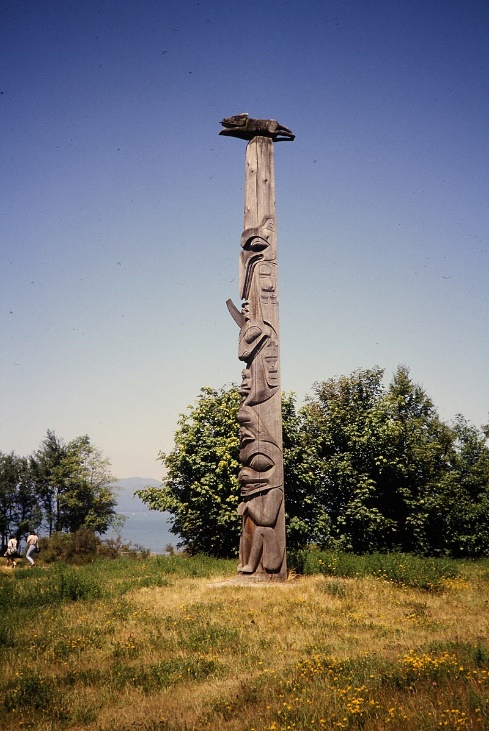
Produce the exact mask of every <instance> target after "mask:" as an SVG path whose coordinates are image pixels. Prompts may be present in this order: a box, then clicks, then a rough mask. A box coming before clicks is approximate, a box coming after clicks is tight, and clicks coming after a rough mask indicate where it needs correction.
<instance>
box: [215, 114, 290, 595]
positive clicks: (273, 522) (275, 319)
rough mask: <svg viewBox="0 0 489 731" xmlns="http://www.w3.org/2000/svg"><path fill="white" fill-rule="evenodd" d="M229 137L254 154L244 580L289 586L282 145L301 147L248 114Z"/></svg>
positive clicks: (245, 380)
mask: <svg viewBox="0 0 489 731" xmlns="http://www.w3.org/2000/svg"><path fill="white" fill-rule="evenodd" d="M221 124H222V125H223V126H224V128H225V129H223V130H221V132H220V134H221V135H229V136H232V137H240V138H241V139H245V140H249V142H248V144H247V146H246V174H245V206H244V231H243V233H242V234H241V256H240V265H239V287H240V296H241V299H242V306H241V309H240V310H238V308H237V307H235V305H234V304H233V303H232V302H231V300H228V301H227V306H228V309H229V311H230V313H231V315H232V317H233V318H234V320H235V321H236V323H237V324H238V326H239V328H240V331H239V347H238V358H239V360H241V361H243V363H244V370H243V374H242V381H241V387H240V393H241V397H242V400H241V406H240V409H239V413H238V422H239V425H240V461H241V469H240V472H239V484H240V489H241V498H242V501H241V503H240V505H239V507H238V512H239V514H240V515H241V516H242V520H243V526H242V534H241V541H240V546H239V566H238V573H239V574H240V575H241V576H242V577H243V579H244V578H245V577H248V579H249V580H251V581H270V580H279V581H282V580H284V579H285V578H286V576H287V563H286V553H285V508H284V467H283V447H282V408H281V390H280V349H279V312H278V281H277V235H276V222H275V177H274V164H273V144H274V141H275V142H276V141H280V140H293V139H294V135H293V134H292V132H291V131H290V130H289V129H287V127H283V126H281V125H280V124H278V123H277V122H276V121H275V120H272V119H249V117H248V115H247V114H240V115H237V116H235V117H228V118H226V119H223V120H222V122H221Z"/></svg>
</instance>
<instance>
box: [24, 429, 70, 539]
mask: <svg viewBox="0 0 489 731" xmlns="http://www.w3.org/2000/svg"><path fill="white" fill-rule="evenodd" d="M65 457H66V445H65V444H64V442H63V440H62V439H61V438H59V437H57V436H56V434H55V432H54V431H51V430H50V429H48V431H47V434H46V436H45V438H44V439H43V441H42V443H41V446H40V448H39V449H38V450H37V452H35V453H34V455H33V456H32V457H31V471H32V474H33V476H34V481H35V483H36V488H37V493H38V495H39V500H40V503H41V505H42V509H43V515H44V521H45V522H46V524H47V527H48V531H49V535H52V533H53V532H58V531H61V513H60V502H59V499H60V495H61V493H62V491H63V485H64V474H63V467H62V465H63V462H64V459H65Z"/></svg>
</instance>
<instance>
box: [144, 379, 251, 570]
mask: <svg viewBox="0 0 489 731" xmlns="http://www.w3.org/2000/svg"><path fill="white" fill-rule="evenodd" d="M240 401H241V397H240V395H239V393H238V390H237V388H235V387H231V388H229V389H224V388H221V389H219V390H213V389H211V388H207V387H206V388H202V389H201V392H200V394H199V396H198V398H197V403H196V405H195V406H189V407H188V412H187V413H186V414H181V415H180V418H179V421H178V428H177V431H176V432H175V445H174V448H173V450H172V451H171V452H169V453H168V454H164V453H160V455H159V459H160V460H161V461H162V462H163V464H164V465H165V467H166V469H167V474H166V477H165V478H164V479H163V485H162V487H147V488H144V489H142V490H138V491H137V492H136V494H137V495H139V497H140V498H141V499H142V500H143V502H145V503H146V504H147V505H148V507H149V508H150V509H151V510H161V511H168V512H169V513H170V514H171V515H172V516H173V524H172V528H171V531H172V533H174V534H175V535H178V536H181V538H182V539H183V544H180V545H184V546H185V547H186V548H187V550H188V551H189V552H190V553H207V554H211V555H214V556H220V557H226V556H234V555H236V554H237V549H238V544H239V535H240V519H239V517H238V514H237V507H238V502H239V487H238V470H239V429H238V422H237V413H238V409H239V404H240Z"/></svg>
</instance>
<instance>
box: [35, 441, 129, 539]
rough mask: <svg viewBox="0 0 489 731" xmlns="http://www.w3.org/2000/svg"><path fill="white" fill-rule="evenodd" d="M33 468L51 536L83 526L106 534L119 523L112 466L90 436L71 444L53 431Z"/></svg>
mask: <svg viewBox="0 0 489 731" xmlns="http://www.w3.org/2000/svg"><path fill="white" fill-rule="evenodd" d="M31 469H32V474H33V475H34V480H35V483H36V486H37V491H38V494H39V497H40V500H41V503H42V506H43V508H44V517H45V520H46V523H47V525H48V530H49V535H51V534H52V533H53V532H62V531H68V532H71V533H74V532H75V531H77V530H78V529H79V528H81V527H85V528H89V529H91V530H92V531H94V532H97V533H105V532H106V531H107V529H108V528H109V526H111V525H114V523H117V515H116V513H115V510H114V508H115V505H116V502H117V499H116V496H115V493H114V488H113V486H111V483H112V482H113V481H114V477H113V476H112V475H111V474H110V463H109V461H108V460H107V459H104V458H103V457H102V454H101V453H100V452H99V450H97V449H96V448H95V447H93V446H92V445H91V444H90V439H89V437H88V436H83V437H77V438H76V439H73V440H72V441H71V442H69V443H68V444H65V443H64V441H63V440H62V439H60V438H58V437H57V436H56V434H55V433H54V432H52V431H48V432H47V436H46V438H45V439H44V441H43V443H42V446H41V448H40V449H39V450H38V451H37V452H36V453H35V455H34V456H33V457H32V458H31Z"/></svg>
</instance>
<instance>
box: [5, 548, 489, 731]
mask: <svg viewBox="0 0 489 731" xmlns="http://www.w3.org/2000/svg"><path fill="white" fill-rule="evenodd" d="M296 565H297V567H300V568H301V570H302V571H304V572H305V575H301V576H296V575H294V574H292V575H291V577H290V580H289V581H287V582H286V583H283V584H273V585H255V586H237V585H235V584H232V583H229V582H228V579H231V578H233V577H234V576H235V569H236V563H235V561H231V562H226V561H213V560H210V559H206V558H199V557H197V558H193V559H189V558H184V557H178V556H176V557H154V558H145V559H116V560H114V561H100V562H96V563H92V564H90V565H88V566H81V567H70V566H66V565H61V564H57V565H53V566H42V565H39V564H38V565H37V566H36V567H35V568H33V569H27V568H25V567H17V568H16V569H15V570H14V571H13V570H6V569H5V565H4V564H3V565H2V570H1V572H0V606H1V609H2V611H1V614H0V667H1V681H0V728H1V729H2V731H14V730H15V731H18V730H19V729H36V731H58V729H59V730H60V729H84V730H87V731H88V730H90V731H210V730H211V729H213V730H214V729H219V730H220V729H223V730H225V731H279V730H284V731H285V729H287V730H288V731H289V730H292V729H293V730H294V731H298V730H303V731H305V730H307V731H309V730H315V731H316V730H318V729H328V730H329V729H361V730H362V731H385V729H392V730H393V731H401V730H402V731H428V730H431V729H440V728H443V729H478V730H481V731H487V730H488V729H489V643H488V631H489V613H488V608H489V562H488V561H482V562H477V563H468V562H467V563H460V562H450V561H428V560H426V561H425V560H422V559H413V558H410V557H407V556H385V557H382V556H376V557H368V558H356V557H351V556H345V555H341V554H323V553H320V552H313V553H312V554H303V555H302V556H298V557H297V558H296Z"/></svg>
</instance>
